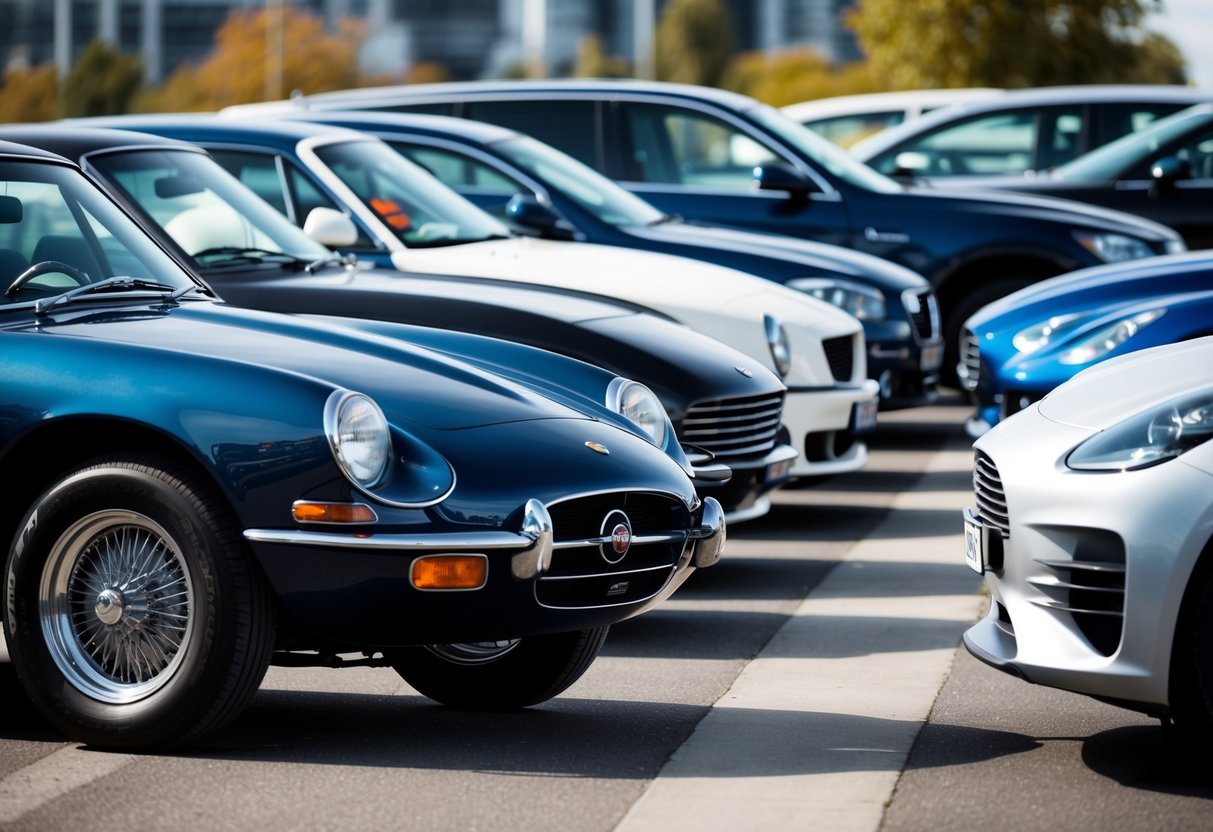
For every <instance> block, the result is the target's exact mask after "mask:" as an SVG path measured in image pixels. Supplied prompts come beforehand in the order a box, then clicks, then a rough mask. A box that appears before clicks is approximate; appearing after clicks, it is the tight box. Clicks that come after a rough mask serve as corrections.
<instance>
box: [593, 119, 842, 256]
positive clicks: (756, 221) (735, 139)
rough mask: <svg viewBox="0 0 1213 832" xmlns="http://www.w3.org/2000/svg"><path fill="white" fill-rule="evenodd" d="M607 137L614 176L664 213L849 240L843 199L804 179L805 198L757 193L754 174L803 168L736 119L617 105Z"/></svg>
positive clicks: (821, 181) (820, 181) (828, 188)
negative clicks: (614, 146)
mask: <svg viewBox="0 0 1213 832" xmlns="http://www.w3.org/2000/svg"><path fill="white" fill-rule="evenodd" d="M613 138H614V139H615V140H616V142H617V143H618V146H619V148H620V168H619V170H617V171H612V172H610V173H609V174H608V175H612V174H613V175H614V176H615V178H616V179H618V180H619V181H620V184H622V185H624V186H625V187H627V188H628V189H630V190H632V191H634V192H635V193H637V194H639V195H640V196H641V197H643V198H644V199H645V200H647V201H648V202H650V203H652V204H653V205H655V206H656V207H657V208H659V209H660V210H662V211H665V212H666V213H668V214H677V215H680V216H682V217H685V218H686V219H688V220H692V221H698V222H704V223H711V224H713V225H727V226H734V227H739V228H747V229H752V230H758V231H770V232H774V233H782V234H791V235H794V236H799V237H808V238H810V239H815V240H819V241H822V242H828V243H838V244H846V243H847V242H849V241H850V235H851V231H850V223H849V217H848V216H847V211H846V206H845V204H844V200H843V196H842V194H841V193H839V191H837V190H836V189H835V188H833V187H832V186H831V185H830V184H829V183H828V182H827V181H825V180H824V179H823V178H821V177H817V176H810V175H808V174H806V177H807V178H808V180H809V184H810V190H809V192H808V193H805V194H800V195H795V196H794V195H791V194H789V193H787V192H783V191H759V190H757V189H756V188H755V186H754V169H755V168H756V167H758V166H760V165H769V164H771V163H778V164H783V165H788V166H791V167H794V168H796V169H798V170H801V171H802V172H803V166H802V164H801V163H800V162H799V161H798V160H796V159H794V158H793V157H791V156H790V155H788V154H786V153H785V151H784V150H783V148H780V147H778V146H776V145H775V144H774V142H773V141H772V140H771V139H770V137H769V136H767V135H766V134H764V133H762V132H760V131H757V130H754V129H752V128H751V127H750V126H749V125H747V124H745V122H744V121H742V120H741V119H737V118H735V117H733V116H732V115H730V114H726V113H722V112H711V111H708V110H706V109H699V108H697V107H694V106H689V105H684V104H682V103H680V102H666V101H631V100H624V101H621V102H620V103H619V107H618V111H617V120H616V122H615V132H614V135H613Z"/></svg>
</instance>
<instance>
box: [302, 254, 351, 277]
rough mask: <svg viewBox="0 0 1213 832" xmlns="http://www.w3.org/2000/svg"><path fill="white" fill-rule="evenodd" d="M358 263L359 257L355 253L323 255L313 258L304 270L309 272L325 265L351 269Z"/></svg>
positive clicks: (312, 272) (313, 271)
mask: <svg viewBox="0 0 1213 832" xmlns="http://www.w3.org/2000/svg"><path fill="white" fill-rule="evenodd" d="M357 265H358V257H357V256H356V255H353V254H330V255H329V256H328V257H321V258H320V259H318V260H313V261H312V262H310V263H308V264H307V265H306V266H304V267H303V270H304V271H305V272H307V273H308V274H314V273H315V272H317V271H319V270H320V269H323V268H324V267H325V266H341V267H342V268H346V269H350V268H353V267H354V266H357Z"/></svg>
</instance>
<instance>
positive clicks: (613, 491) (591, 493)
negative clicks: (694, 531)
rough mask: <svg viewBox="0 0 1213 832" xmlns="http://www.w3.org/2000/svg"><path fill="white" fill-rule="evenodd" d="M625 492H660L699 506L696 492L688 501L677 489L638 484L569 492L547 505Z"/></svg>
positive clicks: (685, 503)
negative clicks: (669, 489) (648, 486)
mask: <svg viewBox="0 0 1213 832" xmlns="http://www.w3.org/2000/svg"><path fill="white" fill-rule="evenodd" d="M624 493H635V494H659V495H661V496H663V497H672V498H674V499H675V500H678V501H679V502H681V503H682V504H683V505H684V506H686V507H687V509H688V510H690V511H694V510H695V509H697V508H699V497H698V495H696V494H692V495H691V499H690V501H688V500H687V499H686V498H684V497H683V496H682V495H681V494H679V493H677V492H675V491H668V490H666V489H664V488H646V487H645V486H642V485H636V486H632V487H627V486H621V487H619V488H602V489H598V490H596V491H579V492H577V493H576V494H569V495H567V496H564V497H561V498H560V499H559V500H552V501H550V502H548V503H546V504H545V505H546V506H547V507H548V509H549V510H551V508H552V506H558V505H560V504H561V503H567V502H568V501H569V500H583V499H585V498H586V497H598V496H601V495H603V494H624Z"/></svg>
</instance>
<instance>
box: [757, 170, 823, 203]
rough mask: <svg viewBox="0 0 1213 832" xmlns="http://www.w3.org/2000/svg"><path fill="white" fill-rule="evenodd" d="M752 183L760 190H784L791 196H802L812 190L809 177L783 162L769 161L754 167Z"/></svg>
mask: <svg viewBox="0 0 1213 832" xmlns="http://www.w3.org/2000/svg"><path fill="white" fill-rule="evenodd" d="M754 185H755V187H757V188H758V190H760V191H784V192H786V193H789V194H791V195H793V196H804V195H805V194H807V193H808V192H809V191H811V190H813V183H812V182H811V181H810V180H809V178H808V177H807V176H805V175H804V174H803V173H801V172H800V171H799V170H798V169H796V168H794V167H792V166H791V165H789V164H787V163H785V162H769V163H767V164H765V165H759V166H758V167H756V168H754Z"/></svg>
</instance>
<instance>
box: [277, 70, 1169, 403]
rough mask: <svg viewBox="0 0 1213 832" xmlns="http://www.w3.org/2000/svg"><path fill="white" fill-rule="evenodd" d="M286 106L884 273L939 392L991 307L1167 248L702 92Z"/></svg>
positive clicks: (324, 101) (668, 88) (507, 86)
mask: <svg viewBox="0 0 1213 832" xmlns="http://www.w3.org/2000/svg"><path fill="white" fill-rule="evenodd" d="M288 106H289V107H296V108H306V109H311V110H318V109H325V108H328V109H334V108H336V109H359V110H392V111H402V112H427V113H432V114H438V115H455V116H461V117H464V118H471V119H476V120H480V121H489V122H493V123H496V124H501V125H504V126H506V127H510V128H513V129H517V130H523V131H525V132H528V133H530V134H531V135H533V136H534V137H535V138H537V139H539V140H540V141H544V142H546V143H548V144H551V145H554V146H555V147H558V148H560V149H561V150H563V151H564V152H566V153H568V154H570V155H572V156H574V157H576V158H578V159H580V160H581V161H582V162H584V163H586V164H588V165H590V166H591V167H595V168H597V169H598V170H599V171H601V172H602V173H605V174H606V175H607V176H609V177H611V178H612V179H616V180H618V181H620V182H621V184H623V185H624V186H625V187H627V188H628V189H629V190H632V191H634V192H636V193H638V194H640V195H641V196H643V197H644V198H645V199H646V200H647V201H649V202H651V203H652V204H653V205H655V206H656V207H657V208H658V209H659V210H661V211H664V212H666V213H669V214H678V215H681V216H683V217H686V218H687V219H688V220H695V221H701V222H708V223H713V224H717V225H730V226H737V227H742V228H749V229H755V230H759V231H774V232H778V233H783V234H789V235H791V236H795V237H807V238H809V239H814V240H818V241H821V242H826V243H833V244H836V245H842V246H848V247H850V248H854V249H857V250H860V251H865V252H867V253H869V254H875V255H877V256H880V257H885V258H887V259H890V260H893V261H894V262H897V263H900V264H901V265H903V266H906V267H907V268H909V269H911V270H913V271H915V272H918V273H919V274H921V275H923V276H924V277H926V278H927V279H928V280H929V281H930V282H931V283H932V284H933V285H934V287H935V291H936V293H937V295H938V298H939V305H940V311H941V314H942V317H943V336H944V350H945V353H944V367H943V370H944V372H945V373H946V374H947V380H949V381H953V380H954V373H953V368H954V367H955V366H956V360H957V352H956V345H957V343H958V339H959V336H960V325H961V323H963V322H964V320H965V319H966V318H968V317H969V315H971V314H972V313H973V312H975V311H976V310H978V309H980V308H981V307H982V306H984V305H985V304H987V303H989V302H990V301H992V300H994V299H995V298H999V297H1002V296H1003V295H1007V294H1010V293H1011V292H1012V291H1014V290H1016V289H1019V288H1021V287H1023V286H1025V285H1027V284H1029V283H1033V282H1035V281H1037V280H1041V279H1043V278H1045V277H1052V276H1053V275H1057V274H1061V273H1063V272H1068V271H1073V270H1074V269H1078V268H1082V267H1084V266H1094V265H1098V264H1100V263H1105V262H1111V261H1118V260H1129V259H1135V258H1139V257H1148V256H1152V255H1156V254H1163V253H1166V252H1173V251H1179V250H1182V249H1183V242H1182V240H1180V239H1179V236H1178V235H1177V234H1176V233H1175V232H1174V231H1172V230H1170V229H1168V228H1166V227H1164V226H1160V225H1158V224H1156V223H1152V222H1149V221H1147V220H1142V219H1140V218H1138V217H1133V216H1130V215H1128V214H1122V213H1118V212H1114V211H1107V210H1103V209H1095V208H1092V207H1090V206H1086V205H1080V204H1078V203H1073V202H1064V201H1062V200H1044V199H1039V198H1035V197H1027V196H1021V195H1010V194H1003V195H994V194H991V193H982V194H965V193H956V192H951V193H945V192H942V191H938V190H936V191H929V190H927V189H923V188H914V189H907V188H904V187H903V186H901V185H899V184H898V183H896V182H894V181H892V180H891V179H889V178H888V177H886V176H884V175H882V174H880V173H878V172H876V171H874V170H872V169H871V168H869V167H867V166H866V165H863V164H861V163H859V162H857V161H856V160H855V159H854V158H853V157H852V156H850V155H849V154H848V153H846V152H845V151H843V150H841V149H840V148H838V147H836V146H835V145H833V144H831V143H829V142H827V141H825V140H824V139H822V138H821V137H820V136H818V135H817V134H815V133H813V132H812V131H811V130H808V129H806V128H805V127H803V126H801V125H799V124H796V123H795V122H793V121H792V120H791V119H789V118H788V117H787V116H785V115H783V113H781V112H780V111H778V110H776V109H774V108H773V107H768V106H766V105H763V104H760V103H758V102H757V101H755V100H754V99H752V98H747V97H745V96H740V95H736V94H734V93H729V92H725V91H722V90H715V89H708V88H705V87H692V86H683V85H677V84H655V83H649V82H637V81H602V80H568V81H529V82H527V81H523V82H510V81H494V82H480V83H452V84H412V85H407V86H395V87H380V88H370V89H365V90H349V91H345V92H334V93H322V94H317V95H311V96H303V97H302V98H299V99H294V100H292V102H290V103H287V104H284V105H283V107H284V108H285V107H288ZM1177 106H1182V104H1179V103H1178V102H1177ZM926 118H929V116H926V117H924V118H923V119H921V120H925V119H926ZM921 120H920V121H921ZM755 176H756V177H757V187H755Z"/></svg>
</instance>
